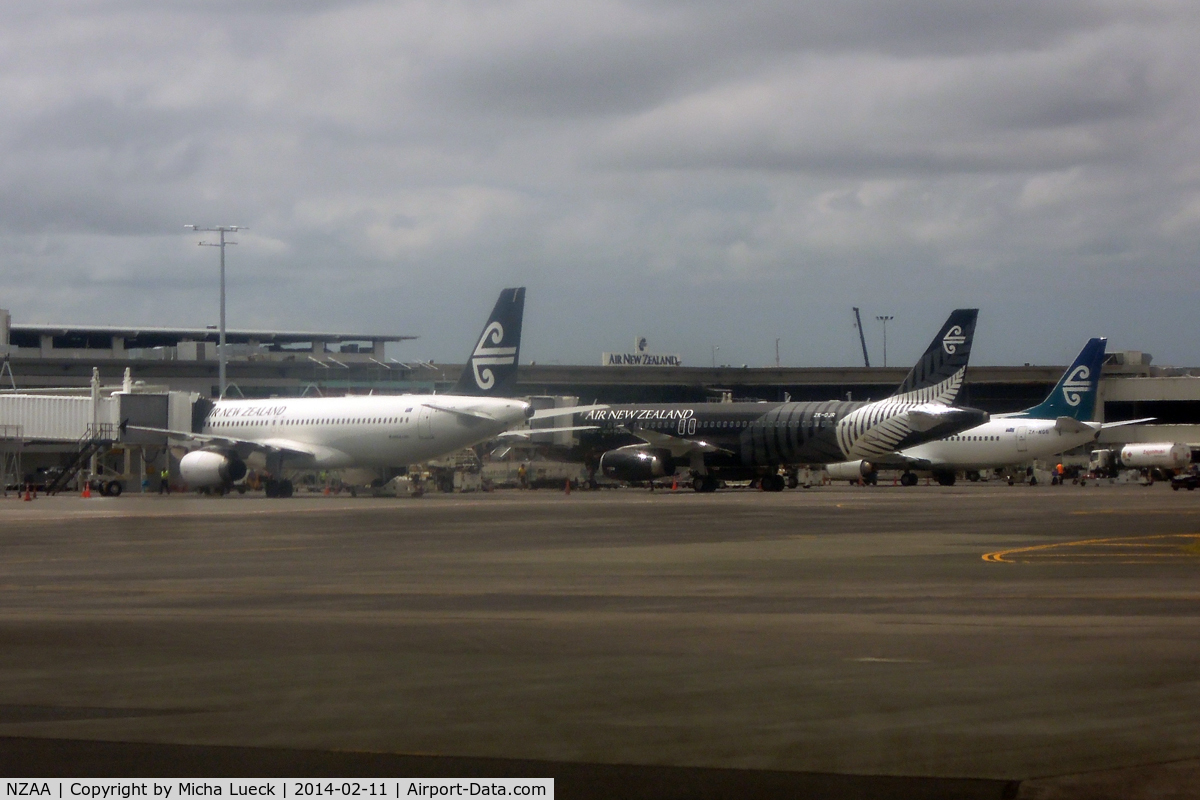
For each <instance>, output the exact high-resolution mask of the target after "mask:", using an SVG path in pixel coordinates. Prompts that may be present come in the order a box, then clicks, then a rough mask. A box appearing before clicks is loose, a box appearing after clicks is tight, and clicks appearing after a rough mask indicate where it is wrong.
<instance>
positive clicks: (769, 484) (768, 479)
mask: <svg viewBox="0 0 1200 800" xmlns="http://www.w3.org/2000/svg"><path fill="white" fill-rule="evenodd" d="M784 480H785V479H784V477H783V476H782V475H778V474H776V475H763V476H762V477H761V478H760V479H759V481H758V485H759V486H761V487H762V490H763V491H764V492H782V491H783V484H784Z"/></svg>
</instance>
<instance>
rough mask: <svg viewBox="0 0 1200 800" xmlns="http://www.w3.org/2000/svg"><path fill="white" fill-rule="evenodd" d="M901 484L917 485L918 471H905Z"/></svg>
mask: <svg viewBox="0 0 1200 800" xmlns="http://www.w3.org/2000/svg"><path fill="white" fill-rule="evenodd" d="M900 485H901V486H916V485H917V475H916V473H914V472H905V473H904V474H903V475H901V476H900Z"/></svg>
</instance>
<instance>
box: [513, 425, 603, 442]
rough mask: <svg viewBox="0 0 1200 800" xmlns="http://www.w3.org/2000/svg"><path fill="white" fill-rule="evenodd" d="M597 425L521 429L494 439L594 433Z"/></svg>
mask: <svg viewBox="0 0 1200 800" xmlns="http://www.w3.org/2000/svg"><path fill="white" fill-rule="evenodd" d="M599 427H600V426H599V425H571V426H569V427H566V428H522V429H521V430H519V431H505V432H504V433H502V434H500V435H499V436H497V437H496V438H497V439H499V438H502V437H508V436H533V435H534V434H538V433H566V432H567V431H594V430H596V429H597V428H599Z"/></svg>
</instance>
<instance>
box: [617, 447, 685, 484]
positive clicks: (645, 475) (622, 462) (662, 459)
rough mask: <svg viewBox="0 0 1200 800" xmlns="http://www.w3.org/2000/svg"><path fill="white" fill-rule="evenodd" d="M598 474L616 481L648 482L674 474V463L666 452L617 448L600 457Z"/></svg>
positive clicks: (643, 448) (636, 448) (638, 448)
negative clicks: (600, 473)
mask: <svg viewBox="0 0 1200 800" xmlns="http://www.w3.org/2000/svg"><path fill="white" fill-rule="evenodd" d="M600 472H602V473H603V474H604V477H606V478H612V479H614V480H618V481H650V480H654V479H655V478H664V477H666V476H667V475H672V474H674V473H675V461H674V460H673V459H672V458H671V454H670V453H669V452H667V451H666V450H651V449H649V448H646V447H642V446H640V445H632V446H630V447H618V448H617V449H616V450H609V451H608V452H607V453H605V454H604V455H602V456H600Z"/></svg>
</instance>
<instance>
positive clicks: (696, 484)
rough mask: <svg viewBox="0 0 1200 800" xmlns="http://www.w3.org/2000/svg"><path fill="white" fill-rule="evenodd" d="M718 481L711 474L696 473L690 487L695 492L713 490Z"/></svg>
mask: <svg viewBox="0 0 1200 800" xmlns="http://www.w3.org/2000/svg"><path fill="white" fill-rule="evenodd" d="M717 484H718V481H717V479H716V478H714V477H713V476H712V475H697V476H696V477H694V478H692V488H693V489H695V490H696V491H697V492H715V491H716V490H717Z"/></svg>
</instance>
